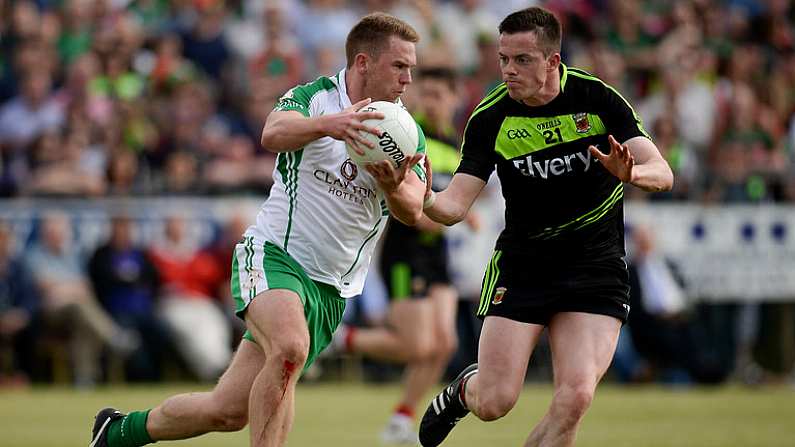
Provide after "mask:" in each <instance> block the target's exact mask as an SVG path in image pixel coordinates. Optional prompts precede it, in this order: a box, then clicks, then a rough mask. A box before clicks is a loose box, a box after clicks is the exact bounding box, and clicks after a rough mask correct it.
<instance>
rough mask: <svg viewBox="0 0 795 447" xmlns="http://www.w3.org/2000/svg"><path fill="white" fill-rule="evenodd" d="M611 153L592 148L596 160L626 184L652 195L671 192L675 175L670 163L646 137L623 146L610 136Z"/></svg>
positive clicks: (627, 142) (630, 141) (631, 139)
mask: <svg viewBox="0 0 795 447" xmlns="http://www.w3.org/2000/svg"><path fill="white" fill-rule="evenodd" d="M607 138H608V141H609V142H610V153H609V154H603V153H602V151H600V150H599V149H597V148H596V147H595V146H589V147H588V150H589V151H591V155H593V156H594V157H596V158H597V159H598V160H599V162H601V163H602V165H603V166H604V167H605V168H606V169H607V170H608V171H610V173H611V174H613V175H614V176H616V177H618V179H619V180H621V181H622V182H625V183H631V184H633V185H635V186H637V187H638V188H641V189H642V190H644V191H648V192H659V191H670V190H671V188H672V187H673V184H674V174H673V172H671V167H670V166H668V162H667V161H665V159H664V158H663V157H662V155H660V151H659V150H658V149H657V146H655V145H654V143H653V142H652V141H651V140H649V139H648V138H646V137H634V138H630V139H629V140H627V141H626V142H625V143H624V144H619V143H618V141H616V139H615V138H613V136H612V135H609V136H608V137H607Z"/></svg>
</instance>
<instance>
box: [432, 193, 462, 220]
mask: <svg viewBox="0 0 795 447" xmlns="http://www.w3.org/2000/svg"><path fill="white" fill-rule="evenodd" d="M423 211H424V212H425V215H426V216H428V217H429V218H430V219H431V220H433V221H435V222H439V223H440V224H444V225H447V226H451V225H455V224H457V223H458V222H461V221H462V220H464V217H466V214H467V208H466V207H464V206H461V205H459V204H458V202H457V201H456V200H451V199H450V197H449V193H448V191H447V190H445V191H442V192H440V193H438V194H436V199H435V200H434V202H433V205H432V206H430V207H428V208H425V209H424V210H423Z"/></svg>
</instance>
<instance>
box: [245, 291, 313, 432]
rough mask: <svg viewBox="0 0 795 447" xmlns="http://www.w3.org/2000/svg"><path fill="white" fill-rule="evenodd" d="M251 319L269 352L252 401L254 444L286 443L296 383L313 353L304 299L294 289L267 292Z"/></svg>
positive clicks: (254, 331) (250, 309) (249, 323)
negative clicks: (310, 350) (302, 300)
mask: <svg viewBox="0 0 795 447" xmlns="http://www.w3.org/2000/svg"><path fill="white" fill-rule="evenodd" d="M246 323H247V326H248V328H249V330H250V331H251V333H252V334H253V335H254V338H255V339H256V340H257V343H258V344H259V345H260V346H261V347H262V348H263V350H264V351H265V363H264V365H263V367H262V370H261V371H260V372H259V374H258V375H257V378H256V379H255V380H254V385H253V386H252V388H251V396H250V399H249V417H250V420H251V434H250V439H251V446H252V447H277V446H281V445H284V443H285V440H286V439H287V434H288V433H289V432H290V428H291V427H292V423H293V413H294V407H293V400H294V396H295V384H296V383H297V382H298V378H299V376H300V374H301V370H302V368H303V367H304V363H305V362H306V359H307V355H308V353H309V330H308V328H307V323H306V317H305V315H304V308H303V305H302V304H301V299H300V298H299V297H298V295H297V294H296V293H295V292H292V291H290V290H284V289H275V290H269V291H267V292H264V293H262V294H260V295H259V296H258V297H257V298H255V299H254V300H253V301H252V302H251V304H249V306H248V310H247V311H246Z"/></svg>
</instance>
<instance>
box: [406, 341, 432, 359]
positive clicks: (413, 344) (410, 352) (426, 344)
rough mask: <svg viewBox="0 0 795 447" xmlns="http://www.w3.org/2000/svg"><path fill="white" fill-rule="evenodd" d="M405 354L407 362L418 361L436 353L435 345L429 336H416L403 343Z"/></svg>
mask: <svg viewBox="0 0 795 447" xmlns="http://www.w3.org/2000/svg"><path fill="white" fill-rule="evenodd" d="M404 346H405V350H406V351H405V355H406V360H407V361H408V362H419V361H424V360H427V359H430V358H432V357H433V355H434V354H435V353H436V347H435V345H434V341H433V339H432V338H431V337H418V338H416V339H414V340H412V341H410V342H408V343H405V345H404Z"/></svg>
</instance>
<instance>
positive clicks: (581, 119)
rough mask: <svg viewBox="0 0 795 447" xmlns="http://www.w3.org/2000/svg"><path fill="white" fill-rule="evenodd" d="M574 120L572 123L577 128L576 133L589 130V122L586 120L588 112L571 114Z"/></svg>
mask: <svg viewBox="0 0 795 447" xmlns="http://www.w3.org/2000/svg"><path fill="white" fill-rule="evenodd" d="M571 118H572V119H573V120H574V125H575V126H576V128H577V133H586V132H588V131H589V130H591V123H590V121H588V114H587V113H585V112H580V113H575V114H573V115H571Z"/></svg>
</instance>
